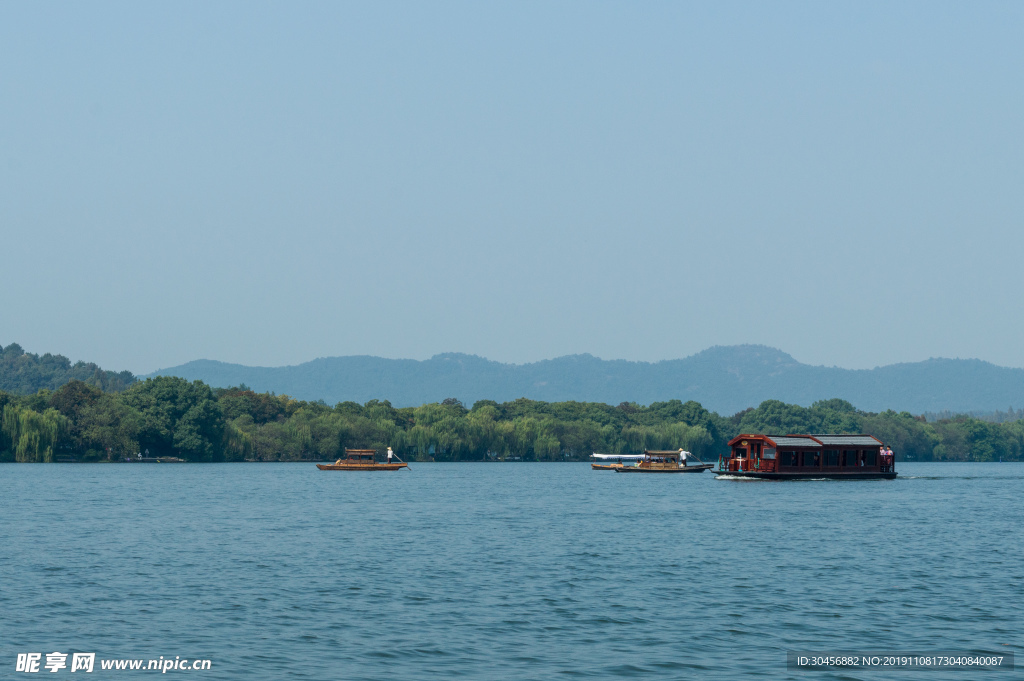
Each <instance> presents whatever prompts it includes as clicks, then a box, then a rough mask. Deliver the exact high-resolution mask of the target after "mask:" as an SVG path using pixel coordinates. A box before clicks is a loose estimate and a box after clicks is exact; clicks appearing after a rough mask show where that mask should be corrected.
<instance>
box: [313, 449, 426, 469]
mask: <svg viewBox="0 0 1024 681" xmlns="http://www.w3.org/2000/svg"><path fill="white" fill-rule="evenodd" d="M388 453H389V454H391V455H392V456H394V458H396V459H398V456H397V455H395V454H394V452H392V451H391V448H390V447H388ZM376 454H377V452H376V450H373V449H348V448H346V449H345V458H344V459H338V460H337V461H335V462H334V463H318V464H317V465H316V467H317V468H319V469H320V470H322V471H398V470H401V469H403V468H408V467H409V464H407V463H406V462H404V461H402V460H400V459H399V460H398V462H397V463H378V462H377V461H376V460H375V456H376Z"/></svg>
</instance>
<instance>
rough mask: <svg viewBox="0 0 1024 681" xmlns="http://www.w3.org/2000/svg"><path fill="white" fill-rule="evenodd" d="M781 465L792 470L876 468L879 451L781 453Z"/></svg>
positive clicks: (831, 450) (832, 450) (835, 450)
mask: <svg viewBox="0 0 1024 681" xmlns="http://www.w3.org/2000/svg"><path fill="white" fill-rule="evenodd" d="M779 463H780V464H781V465H783V466H789V467H791V468H797V467H803V468H821V467H822V466H824V467H825V468H839V467H840V466H844V467H845V466H876V465H878V450H877V449H866V450H858V449H845V450H842V451H840V450H838V449H826V450H824V451H821V452H793V451H790V452H781V453H780V454H779Z"/></svg>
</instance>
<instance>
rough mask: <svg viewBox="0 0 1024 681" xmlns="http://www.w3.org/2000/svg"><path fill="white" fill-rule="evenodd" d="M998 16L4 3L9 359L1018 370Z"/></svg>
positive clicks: (0, 331) (1011, 72)
mask: <svg viewBox="0 0 1024 681" xmlns="http://www.w3.org/2000/svg"><path fill="white" fill-rule="evenodd" d="M1022 35H1024V3H1020V2H978V3H965V2H964V3H942V2H902V3H890V2H876V3H871V2H829V3H816V2H801V3H786V2H776V3H756V2H746V3H730V2H705V3H684V2H666V3H659V2H646V3H630V2H621V3H609V2H557V3H550V2H510V3H498V2H489V3H475V2H458V3H451V2H430V3H414V2H408V3H394V2H373V3H370V2H366V3H340V2H327V3H315V2H306V3H298V4H296V3H283V2H282V3H254V2H245V3H232V2H218V3H200V2H173V3H171V2H164V3H133V2H124V3H109V2H93V3H46V2H39V3H35V2H33V3H10V2H9V3H3V4H0V253H2V259H0V344H4V345H6V344H9V343H11V342H18V343H20V344H21V345H22V346H24V347H25V349H26V350H29V351H32V352H48V351H49V352H55V353H56V352H59V353H62V354H65V355H68V356H69V357H71V358H72V359H85V360H89V361H96V362H98V363H100V364H101V365H103V366H104V367H106V368H111V369H130V370H132V371H134V372H136V373H145V372H149V371H152V370H155V369H157V368H162V367H169V366H173V365H176V364H180V363H183V362H186V361H188V360H192V359H199V358H210V359H219V360H224V361H229V362H240V363H244V364H258V365H268V366H273V365H281V364H294V363H299V362H303V361H306V360H309V359H312V358H314V357H319V356H330V355H352V354H371V355H379V356H384V357H410V358H417V359H423V358H427V357H429V356H431V355H433V354H435V353H439V352H448V351H458V352H468V353H473V354H479V355H483V356H485V357H488V358H491V359H496V360H500V361H506V362H525V361H534V360H538V359H545V358H551V357H555V356H559V355H565V354H571V353H582V352H589V353H592V354H595V355H598V356H600V357H604V358H607V359H611V358H624V359H631V360H659V359H671V358H678V357H685V356H688V355H690V354H693V353H694V352H698V351H700V350H702V349H704V348H707V347H708V346H711V345H716V344H717V345H730V344H738V343H764V344H767V345H772V346H775V347H778V348H780V349H782V350H785V351H786V352H789V353H791V354H792V355H793V356H794V357H795V358H796V359H798V360H800V361H803V362H808V363H812V364H826V365H839V366H844V367H850V368H865V367H872V366H876V365H882V364H889V363H892V362H899V361H917V360H921V359H925V358H928V357H933V356H944V357H979V358H981V359H985V360H989V361H992V362H995V363H997V364H1002V365H1006V366H1015V367H1022V366H1024V343H1022V342H1021V338H1022V335H1024V314H1021V289H1022V286H1021V269H1022V263H1021V255H1022V253H1024V125H1022V124H1024V89H1022V88H1021V83H1022V82H1024V49H1021V36H1022Z"/></svg>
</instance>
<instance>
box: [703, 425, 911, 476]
mask: <svg viewBox="0 0 1024 681" xmlns="http://www.w3.org/2000/svg"><path fill="white" fill-rule="evenodd" d="M715 473H717V474H719V475H723V476H729V477H741V478H765V479H768V480H790V479H801V478H803V479H807V478H818V479H821V478H832V479H836V480H863V479H878V478H883V479H887V480H891V479H893V478H895V477H896V466H895V463H894V461H893V457H892V456H891V455H889V454H886V453H884V452H883V451H882V442H881V441H880V440H878V439H877V438H875V437H873V436H871V435H749V434H748V435H739V436H737V437H735V438H733V439H732V440H730V441H729V454H728V456H725V455H723V456H721V457H719V459H718V470H716V471H715Z"/></svg>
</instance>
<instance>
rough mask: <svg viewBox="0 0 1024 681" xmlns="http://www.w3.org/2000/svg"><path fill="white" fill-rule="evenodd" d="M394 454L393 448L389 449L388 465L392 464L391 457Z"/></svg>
mask: <svg viewBox="0 0 1024 681" xmlns="http://www.w3.org/2000/svg"><path fill="white" fill-rule="evenodd" d="M394 454H395V453H394V452H392V451H391V447H388V463H391V457H392V456H394Z"/></svg>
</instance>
